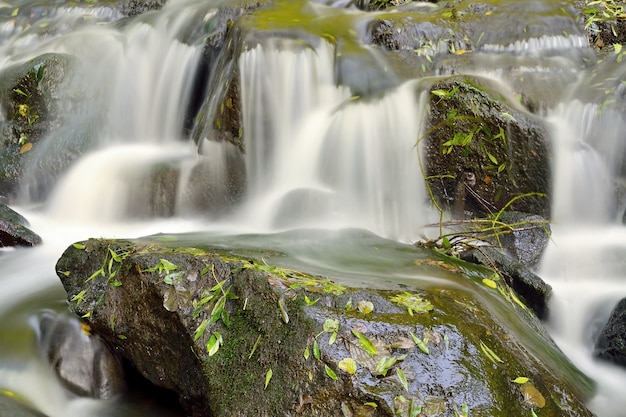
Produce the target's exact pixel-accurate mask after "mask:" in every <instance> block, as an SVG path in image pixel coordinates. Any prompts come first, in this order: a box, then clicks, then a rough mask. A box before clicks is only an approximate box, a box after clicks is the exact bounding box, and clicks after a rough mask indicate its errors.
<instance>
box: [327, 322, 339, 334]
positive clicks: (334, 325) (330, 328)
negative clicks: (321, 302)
mask: <svg viewBox="0 0 626 417" xmlns="http://www.w3.org/2000/svg"><path fill="white" fill-rule="evenodd" d="M323 327H324V331H325V332H326V333H331V332H336V331H337V330H339V320H337V319H326V320H324V326H323Z"/></svg>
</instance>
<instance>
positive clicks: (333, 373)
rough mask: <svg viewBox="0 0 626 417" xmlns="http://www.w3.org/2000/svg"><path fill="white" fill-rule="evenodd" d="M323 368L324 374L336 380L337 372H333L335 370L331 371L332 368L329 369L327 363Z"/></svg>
mask: <svg viewBox="0 0 626 417" xmlns="http://www.w3.org/2000/svg"><path fill="white" fill-rule="evenodd" d="M324 370H325V371H326V375H328V376H329V377H330V379H332V380H334V381H336V380H337V379H338V378H337V374H336V373H335V371H333V370H332V369H330V368H329V367H328V365H324Z"/></svg>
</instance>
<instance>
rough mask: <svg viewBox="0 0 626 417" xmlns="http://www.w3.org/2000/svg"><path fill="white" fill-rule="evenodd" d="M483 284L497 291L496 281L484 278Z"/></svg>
mask: <svg viewBox="0 0 626 417" xmlns="http://www.w3.org/2000/svg"><path fill="white" fill-rule="evenodd" d="M483 284H485V285H486V286H488V287H489V288H493V289H496V288H497V287H498V284H496V282H495V281H494V280H492V279H489V278H484V279H483Z"/></svg>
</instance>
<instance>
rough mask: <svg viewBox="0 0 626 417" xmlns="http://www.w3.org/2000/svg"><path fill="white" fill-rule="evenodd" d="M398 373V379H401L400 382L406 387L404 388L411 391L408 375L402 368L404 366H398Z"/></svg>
mask: <svg viewBox="0 0 626 417" xmlns="http://www.w3.org/2000/svg"><path fill="white" fill-rule="evenodd" d="M396 375H398V379H399V380H400V383H401V384H402V387H403V388H404V390H405V391H406V392H409V381H407V379H406V375H405V373H404V371H403V370H402V368H398V369H397V370H396Z"/></svg>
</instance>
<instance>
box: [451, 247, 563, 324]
mask: <svg viewBox="0 0 626 417" xmlns="http://www.w3.org/2000/svg"><path fill="white" fill-rule="evenodd" d="M461 257H462V258H463V259H464V260H466V261H469V262H474V263H478V264H482V265H485V266H487V267H489V268H493V269H495V270H496V271H498V272H500V273H501V275H502V276H503V277H504V279H505V280H506V282H507V284H508V285H509V286H510V287H511V288H513V289H514V290H515V292H517V293H518V294H519V295H521V296H522V299H523V301H524V302H525V304H526V305H527V306H528V307H530V308H531V309H532V310H533V312H534V313H535V315H537V317H538V318H539V319H541V320H545V319H547V318H548V307H549V305H548V302H549V301H550V294H551V293H552V287H550V285H549V284H547V283H546V282H545V281H544V280H543V279H541V277H539V276H538V275H536V274H534V273H533V272H531V271H530V270H529V269H528V268H527V267H526V266H524V265H523V264H521V263H518V262H517V261H515V260H514V259H511V258H510V257H509V256H507V255H506V254H504V253H502V252H500V250H498V249H496V248H495V247H490V246H481V247H479V248H475V249H470V250H468V251H465V252H463V253H462V255H461Z"/></svg>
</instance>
